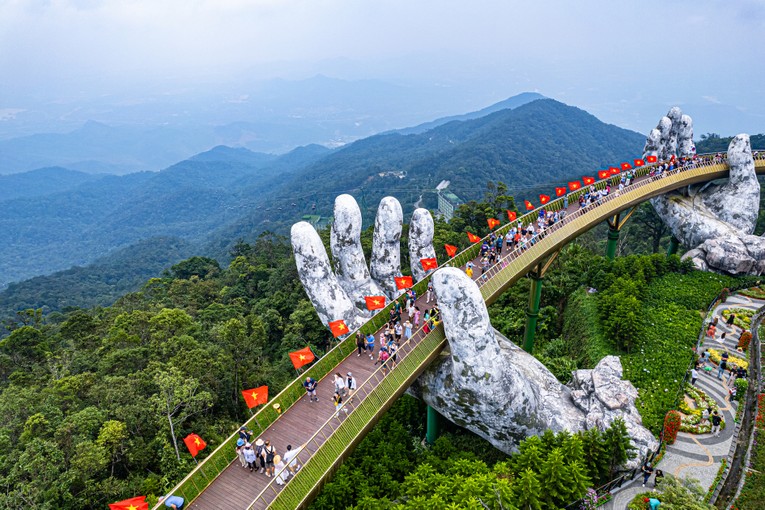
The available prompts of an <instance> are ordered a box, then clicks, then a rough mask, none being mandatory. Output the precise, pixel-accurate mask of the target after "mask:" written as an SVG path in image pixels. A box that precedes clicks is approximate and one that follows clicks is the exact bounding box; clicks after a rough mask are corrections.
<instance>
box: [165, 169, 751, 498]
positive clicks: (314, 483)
mask: <svg viewBox="0 0 765 510" xmlns="http://www.w3.org/2000/svg"><path fill="white" fill-rule="evenodd" d="M649 169H650V166H645V167H640V168H638V169H635V170H633V172H636V173H637V178H636V180H635V182H634V183H633V184H631V185H630V186H629V187H626V188H625V189H624V190H622V192H621V193H619V194H618V195H617V194H616V193H615V192H613V193H611V194H610V195H609V196H607V197H605V198H604V199H602V200H601V202H600V204H599V205H597V206H593V207H588V208H586V209H580V210H577V203H576V199H577V198H578V196H579V194H581V193H582V192H584V191H585V190H580V191H577V192H574V193H571V194H569V195H568V198H569V201H570V202H571V206H570V207H569V208H568V215H567V216H566V218H565V219H564V220H563V221H560V222H558V223H556V224H554V225H553V226H552V228H550V229H548V230H547V231H546V233H545V235H544V237H542V238H541V239H540V240H539V241H538V242H536V243H535V244H534V245H532V246H531V247H529V248H528V249H526V250H524V251H519V250H515V251H514V252H512V253H511V254H510V255H509V256H508V257H506V258H503V261H507V263H497V264H495V265H494V266H493V267H492V268H490V269H489V271H487V273H486V278H485V279H481V280H476V283H478V284H479V287H480V290H481V294H482V296H483V298H484V300H485V301H486V303H487V305H489V304H491V303H493V302H494V301H495V300H496V299H497V298H498V297H499V296H500V295H501V294H502V293H503V292H504V291H505V290H506V289H507V288H508V287H510V286H511V285H512V284H513V283H515V282H516V281H518V280H519V279H520V278H522V277H524V276H525V275H527V274H528V273H529V272H530V271H533V270H534V269H535V268H536V267H537V266H539V265H540V263H541V262H543V261H544V260H546V259H548V258H549V257H550V256H551V255H553V254H554V253H555V252H557V251H558V250H560V249H561V248H562V247H563V246H564V245H565V244H567V243H568V242H570V241H571V240H573V239H575V238H576V237H578V236H579V235H580V234H581V233H583V232H585V231H587V230H589V229H591V228H592V227H594V226H595V225H598V224H600V223H602V222H603V221H605V220H607V219H609V218H611V217H613V216H614V215H616V214H619V213H620V212H622V211H625V210H626V209H629V208H631V207H634V206H636V205H639V204H640V203H642V202H644V201H646V200H648V199H649V198H652V197H655V196H658V195H661V194H664V193H667V192H669V191H672V190H675V189H679V188H682V187H685V186H688V185H691V184H696V183H701V182H707V181H710V180H715V179H719V178H724V177H726V176H727V171H728V165H727V163H726V162H724V161H723V162H714V161H708V160H703V159H702V160H700V162H699V164H698V165H696V166H695V167H693V168H688V167H686V168H683V169H680V170H678V171H674V172H671V173H669V174H666V175H663V176H662V177H660V178H651V177H649V176H648V175H647V174H648V172H649ZM755 169H756V171H757V173H758V174H761V173H765V158H763V157H760V158H758V159H756V160H755ZM618 179H620V175H616V176H613V177H610V178H608V179H604V180H601V181H598V182H597V183H596V187H598V188H602V187H604V186H605V185H606V183H608V182H612V183H615V182H618ZM562 206H563V197H561V198H559V199H557V200H555V201H552V202H550V203H549V204H547V205H546V208H547V209H548V210H558V209H561V208H562ZM536 216H537V210H534V211H531V212H530V213H528V214H526V215H524V216H522V217H521V218H519V221H522V222H524V223H525V224H528V223H530V222H531V221H533V220H535V218H536ZM512 223H516V222H512ZM510 226H511V224H509V223H508V224H506V225H503V226H502V227H500V228H498V229H496V230H495V233H505V232H506V231H507V230H508V229H509V228H510ZM480 244H481V243H475V244H473V245H472V246H471V247H469V248H467V249H466V250H464V251H463V252H461V253H459V254H457V255H456V256H455V257H454V258H452V259H450V260H449V261H447V262H446V263H444V264H442V266H441V267H443V266H452V267H463V266H464V265H465V263H466V262H467V261H468V260H473V259H474V258H475V257H476V254H477V252H478V250H479V247H480ZM477 265H478V264H477ZM476 278H478V276H477V275H476ZM427 280H428V278H426V279H424V280H422V281H420V282H418V283H417V284H416V285H415V288H416V289H417V290H418V295H419V296H421V297H420V298H419V299H420V300H423V299H424V297H423V295H424V294H425V293H424V292H423V291H424V289H425V286H426V285H427ZM419 302H420V301H419V300H418V303H419ZM421 305H422V306H427V305H426V304H425V303H424V301H422V303H421ZM389 306H390V305H389ZM427 307H428V308H429V307H430V306H427ZM389 309H390V308H389V307H386V308H385V309H383V310H381V311H380V313H378V314H377V315H375V316H374V317H373V318H372V319H370V320H369V321H368V322H367V323H366V324H365V325H364V326H362V328H361V331H362V332H364V333H365V334H366V333H369V332H373V333H375V334H376V333H377V332H378V330H379V328H380V327H381V326H382V325H383V324H384V323H385V322H386V320H387V316H388V313H389ZM375 336H376V337H377V334H376V335H375ZM445 346H446V337H445V335H444V331H443V325H439V326H438V327H437V328H436V329H435V330H433V331H431V332H430V333H428V334H425V333H424V332H423V331H422V330H419V331H417V332H416V333H415V334H414V336H413V337H412V339H411V340H409V341H407V342H404V343H403V344H402V345H401V348H400V350H399V362H398V364H397V365H396V367H395V368H393V369H392V370H390V372H389V373H387V374H385V373H383V371H382V369H381V368H378V367H376V366H375V367H370V366H369V365H370V363H368V362H362V361H361V360H362V358H363V359H364V360H365V359H366V357H365V356H362V357H355V356H352V354H353V352H354V351H355V339H354V338H353V335H349V336H348V337H347V338H346V339H345V340H343V341H342V342H341V343H340V344H338V345H337V346H335V348H333V349H332V350H331V351H330V352H329V353H328V354H327V355H326V356H324V357H323V358H321V359H320V360H319V362H317V363H316V364H315V365H314V366H313V367H311V368H310V369H309V370H308V372H306V373H304V374H303V375H301V376H299V377H298V378H297V379H295V380H294V381H293V382H292V383H291V384H290V385H289V386H288V387H287V388H285V390H283V391H282V392H281V393H279V394H278V395H277V396H275V397H274V398H272V399H271V400H270V401H269V403H268V404H267V405H266V407H264V408H263V409H261V410H260V411H259V412H258V413H256V415H255V416H254V417H253V418H251V419H250V420H249V421H248V422H247V423H246V425H247V426H248V427H251V428H253V429H256V430H258V434H257V435H258V437H270V438H272V439H273V438H279V444H278V445H277V449H278V451H279V453H283V452H284V446H285V445H286V444H287V443H288V442H290V443H291V444H293V445H299V444H303V443H305V444H306V447H305V449H304V450H303V451H302V452H301V455H300V464H302V465H303V467H302V469H300V470H299V471H298V472H297V474H296V475H295V476H294V477H292V478H291V479H290V480H289V481H288V482H287V483H286V485H284V486H279V485H277V484H276V483H275V479H274V478H266V477H264V476H262V475H254V474H250V473H249V471H248V470H246V469H242V468H241V467H240V465H239V462H238V460H237V459H236V453H235V451H234V444H235V441H236V438H237V435H236V434H234V435H232V436H231V437H229V438H228V439H227V440H226V441H225V442H224V443H223V444H222V445H221V446H219V447H218V448H217V449H216V450H215V451H214V452H213V453H212V454H210V456H208V458H206V459H204V460H203V461H202V462H201V463H200V464H199V466H198V467H197V468H195V469H194V470H193V471H192V472H191V473H190V474H189V475H188V476H187V477H186V478H184V480H182V481H181V482H180V483H179V484H178V485H177V486H176V487H175V488H174V489H173V490H172V491H171V493H174V494H176V495H180V496H182V497H184V498H185V499H186V500H187V501H190V502H191V503H190V504H189V506H188V508H189V509H192V508H193V509H216V510H217V509H226V510H228V509H230V510H245V509H247V510H250V509H265V508H279V509H294V508H302V507H305V506H307V504H308V503H309V502H310V501H311V500H312V499H313V498H314V497H315V496H316V494H318V492H319V491H320V490H321V487H322V486H323V484H324V482H325V481H326V480H327V479H328V478H329V476H331V474H332V473H333V472H334V471H335V470H336V469H337V468H338V467H339V466H340V464H341V463H342V462H343V460H344V459H345V458H346V457H347V456H348V455H350V453H351V452H352V451H353V449H354V447H355V446H356V445H357V444H358V443H359V442H360V441H361V439H363V437H364V436H365V435H366V433H367V432H368V431H369V430H370V429H371V428H372V427H374V425H375V424H376V423H377V421H378V420H379V418H380V417H381V416H382V414H384V412H385V411H386V410H387V409H388V408H389V407H390V406H391V405H392V404H393V402H395V400H396V399H398V398H399V397H400V396H401V395H402V394H403V393H404V392H405V391H406V389H407V388H408V387H409V386H410V385H411V383H412V382H413V381H414V380H415V379H416V378H417V377H419V375H420V374H421V373H422V372H423V371H424V370H425V369H426V368H427V367H428V365H429V364H430V363H431V362H432V361H433V360H434V359H435V358H436V357H438V356H439V355H440V354H441V351H442V350H443V348H444V347H445ZM351 369H352V370H353V372H354V375H355V376H356V377H357V380H359V381H362V380H363V382H361V383H360V384H359V387H358V390H357V393H356V401H355V403H354V404H353V405H351V406H348V411H349V412H348V414H347V415H346V414H345V413H340V417H335V412H334V409H332V408H331V406H329V404H328V401H329V400H330V398H329V397H330V396H331V394H332V392H331V390H330V387H331V386H332V384H331V382H329V381H322V380H320V384H319V389H320V393H319V395H320V398H321V399H322V400H324V403H323V405H322V406H321V407H320V406H319V405H318V403H317V404H312V403H309V402H307V401H306V400H305V399H304V398H302V397H303V389H302V385H301V382H302V380H303V378H304V377H305V376H306V374H307V375H310V376H312V377H314V378H315V379H317V380H318V379H322V378H323V377H325V376H329V375H332V374H333V373H335V372H339V373H341V374H345V372H346V371H348V370H351ZM359 375H361V376H362V378H363V379H362V378H360V377H359ZM322 389H323V390H324V394H322V391H321V390H322ZM275 402H279V403H280V404H281V406H282V408H284V412H283V413H282V414H278V413H276V412H275V411H274V410H273V408H272V404H273V403H275ZM263 422H265V423H266V425H265V426H261V423H263ZM284 438H287V439H284ZM253 441H254V438H253ZM272 442H273V441H272ZM154 508H155V510H160V509H161V505H159V504H158V505H157V506H155V507H154Z"/></svg>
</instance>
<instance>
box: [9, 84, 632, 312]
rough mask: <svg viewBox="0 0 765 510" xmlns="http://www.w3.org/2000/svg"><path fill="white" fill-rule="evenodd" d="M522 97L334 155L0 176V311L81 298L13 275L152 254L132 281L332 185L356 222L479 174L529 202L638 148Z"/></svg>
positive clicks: (549, 103) (200, 158)
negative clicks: (386, 202) (9, 187)
mask: <svg viewBox="0 0 765 510" xmlns="http://www.w3.org/2000/svg"><path fill="white" fill-rule="evenodd" d="M525 99H528V96H526V97H524V98H519V99H514V98H511V100H508V102H504V106H505V107H504V108H502V107H489V109H488V110H486V111H484V112H482V114H478V113H476V114H468V115H467V116H465V117H462V118H459V119H450V118H447V119H441V120H439V121H435V126H434V127H432V128H427V127H416V128H413V131H412V132H411V133H410V132H406V133H401V132H388V133H384V134H380V135H376V136H372V137H368V138H365V139H362V140H359V141H356V142H354V143H350V144H348V145H346V146H343V147H341V148H338V149H334V150H330V149H327V148H325V147H322V146H318V145H309V146H305V147H300V148H298V149H295V150H293V151H291V152H289V153H287V154H283V155H280V156H277V155H273V154H264V153H256V152H252V151H249V150H247V149H244V148H231V147H224V146H221V147H215V148H213V149H211V150H210V151H206V152H204V153H201V154H198V155H196V156H194V157H192V158H189V159H187V160H184V161H181V162H180V163H177V164H175V165H172V166H170V167H168V168H166V169H165V170H162V171H160V172H156V173H153V172H140V173H133V174H128V175H125V176H113V175H88V174H83V173H81V172H72V171H70V170H65V169H47V170H45V171H43V170H39V171H34V172H28V173H25V174H19V175H15V176H4V177H0V179H6V181H5V182H10V181H8V180H7V179H13V188H14V189H16V191H12V192H8V191H6V192H5V195H4V196H1V197H0V228H1V229H2V231H3V232H4V233H5V239H4V243H3V244H2V245H0V286H4V285H8V284H9V283H10V282H13V281H16V282H20V283H17V284H14V285H13V286H11V287H9V288H8V289H6V290H5V291H4V292H3V293H0V313H2V312H3V311H5V312H7V311H9V310H12V309H14V308H17V306H16V304H21V303H24V305H25V306H27V305H28V306H38V307H39V306H45V307H46V308H47V309H49V310H55V309H61V307H62V306H69V305H77V303H78V302H81V303H83V304H84V303H85V302H84V301H82V300H79V301H77V300H75V301H72V300H70V299H63V298H64V297H65V296H61V295H56V293H53V292H51V293H48V294H47V295H46V294H45V293H44V292H42V291H41V289H42V287H41V285H40V280H37V281H36V282H34V283H30V282H21V280H25V279H27V278H31V277H34V276H39V275H45V274H50V273H53V272H56V271H64V270H66V269H68V268H70V267H71V266H73V265H74V266H78V267H77V268H75V269H76V271H75V273H76V274H78V275H79V276H80V277H82V278H83V279H84V280H86V281H92V280H94V279H95V280H98V279H99V276H98V275H99V274H105V273H107V272H109V271H111V269H107V268H108V267H109V266H110V264H112V263H114V261H118V262H116V263H117V264H124V260H126V259H128V258H130V253H131V249H135V251H136V253H137V254H138V253H140V255H136V257H135V258H136V259H140V258H143V259H145V260H147V261H149V260H150V261H152V262H151V264H147V265H146V272H144V273H141V274H139V271H138V270H136V271H134V272H133V273H131V274H132V276H133V277H134V282H135V283H134V285H139V284H140V283H141V282H143V281H145V280H146V279H147V278H148V277H150V276H152V275H155V274H157V271H156V269H155V268H156V267H159V266H161V265H162V263H163V261H164V266H165V267H167V266H168V265H170V264H172V263H174V262H176V261H178V260H180V259H181V258H183V257H184V256H187V255H188V254H197V255H208V256H213V257H216V258H219V259H225V258H226V257H227V255H228V253H229V251H230V249H231V247H232V246H233V245H234V244H235V243H236V242H237V241H238V240H240V239H243V240H245V241H252V240H254V239H255V238H256V237H257V235H258V234H259V233H260V232H263V231H265V230H271V231H274V232H276V233H281V234H286V233H287V232H288V228H289V226H290V225H291V224H293V223H294V222H295V221H298V220H300V219H301V218H302V217H303V216H305V215H312V216H313V217H314V218H315V217H319V216H321V217H328V216H331V214H332V205H333V203H334V198H335V196H337V195H338V194H340V193H351V194H353V195H354V196H356V197H357V199H358V200H359V202H360V204H361V206H362V209H363V215H364V219H365V224H367V225H368V224H370V222H371V221H372V218H373V215H374V212H375V211H376V208H377V204H378V202H379V199H380V198H382V197H383V196H385V195H389V194H390V195H393V196H396V197H397V198H399V200H400V201H401V203H402V205H403V207H404V210H405V215H409V214H411V211H412V210H413V208H414V206H415V203H417V202H419V203H420V204H423V205H425V206H429V207H433V208H434V207H435V193H434V189H435V187H436V185H437V184H438V183H440V182H441V181H443V180H448V181H450V182H451V184H450V187H449V189H450V190H451V191H453V192H454V193H456V194H457V195H458V196H460V197H461V198H463V199H464V200H470V199H475V198H478V197H480V196H482V195H483V193H484V190H485V185H486V183H487V182H489V181H498V180H501V181H504V182H505V183H507V184H508V185H509V187H510V191H511V193H514V194H515V195H516V196H517V197H518V198H521V199H523V198H529V199H531V200H532V201H535V200H536V193H537V192H549V191H551V189H552V187H553V186H555V185H559V184H561V183H564V182H566V181H567V180H570V179H572V178H577V177H579V176H581V175H583V174H586V173H592V172H593V171H594V170H595V169H597V168H600V167H602V166H605V165H610V164H613V163H614V162H618V161H623V160H625V159H627V158H630V157H634V156H635V155H636V154H639V151H640V149H641V148H642V144H643V141H644V137H643V136H642V135H640V134H638V133H635V132H632V131H628V130H625V129H621V128H618V127H616V126H613V125H608V124H604V123H602V122H600V121H599V120H598V119H596V118H595V117H593V116H592V115H590V114H588V113H587V112H584V111H583V110H580V109H578V108H575V107H571V106H567V105H565V104H563V103H560V102H557V101H554V100H551V99H535V100H532V101H530V102H527V101H525ZM508 105H517V106H515V107H514V108H508V107H507V106H508ZM486 113H488V114H486ZM58 173H60V177H59V178H57V177H56V175H58ZM67 176H68V177H67ZM69 177H71V178H72V180H69ZM77 180H79V182H78V183H76V184H74V183H73V182H75V181H77ZM2 182H3V181H0V184H2ZM57 182H58V183H59V184H56V183H57ZM46 186H47V187H46ZM3 188H5V186H3ZM22 188H23V189H27V190H35V191H26V192H24V191H21V189H22ZM152 238H161V239H165V240H166V241H165V242H172V243H176V245H174V246H177V248H174V249H167V248H166V246H163V245H162V244H161V243H156V249H154V252H155V253H151V252H152V250H153V248H152V246H154V245H153V244H152V242H151V241H148V240H150V239H152ZM167 240H172V241H167ZM131 245H134V246H135V248H131ZM115 250H122V251H121V253H120V257H118V258H117V259H110V258H109V256H110V255H111V254H113V253H114V252H115ZM163 251H166V256H165V257H164V259H163V256H162V252H163ZM95 261H98V263H97V264H95V265H93V266H88V265H89V264H93V263H94V262H95ZM111 274H112V280H115V279H116V280H119V281H120V282H121V284H120V285H121V287H120V288H124V289H129V288H130V285H127V284H126V281H127V279H119V278H116V276H115V274H116V273H113V272H112V273H111ZM51 278H52V279H53V280H51ZM56 278H62V279H66V278H69V279H70V280H71V279H72V273H68V274H67V273H66V271H64V272H63V273H59V275H58V276H56V275H53V276H50V277H48V279H47V280H45V281H46V282H47V284H48V285H49V286H50V287H52V288H57V289H64V288H65V287H64V286H62V285H59V284H55V279H56ZM102 279H103V278H102ZM100 295H102V296H104V297H105V299H104V300H102V301H101V302H100V304H107V303H108V299H106V297H107V296H113V295H114V294H113V293H110V292H109V291H108V289H102V290H101V291H100ZM35 296H37V297H35ZM64 303H66V305H64ZM88 304H92V302H91V301H88ZM97 304H99V303H97Z"/></svg>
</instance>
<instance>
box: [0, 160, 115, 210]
mask: <svg viewBox="0 0 765 510" xmlns="http://www.w3.org/2000/svg"><path fill="white" fill-rule="evenodd" d="M101 177H103V176H102V175H94V174H87V173H85V172H77V171H76V170H69V169H67V168H61V167H47V168H38V169H37V170H32V171H29V172H24V173H20V174H11V175H0V202H2V201H4V200H13V199H14V198H34V197H42V196H45V195H51V194H53V193H59V192H61V191H67V190H71V189H74V188H76V187H77V186H79V185H81V184H83V183H85V182H89V181H95V180H98V179H100V178H101Z"/></svg>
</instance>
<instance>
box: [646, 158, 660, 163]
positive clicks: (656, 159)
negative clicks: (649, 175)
mask: <svg viewBox="0 0 765 510" xmlns="http://www.w3.org/2000/svg"><path fill="white" fill-rule="evenodd" d="M645 160H646V161H648V162H649V163H656V162H657V161H658V160H659V159H658V158H657V157H656V156H647V157H646V158H645Z"/></svg>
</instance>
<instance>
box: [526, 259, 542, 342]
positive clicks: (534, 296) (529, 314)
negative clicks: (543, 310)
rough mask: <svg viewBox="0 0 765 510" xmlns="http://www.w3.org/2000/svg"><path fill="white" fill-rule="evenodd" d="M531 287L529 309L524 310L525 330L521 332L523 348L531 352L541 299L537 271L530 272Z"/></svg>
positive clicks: (539, 278) (540, 283) (540, 279)
mask: <svg viewBox="0 0 765 510" xmlns="http://www.w3.org/2000/svg"><path fill="white" fill-rule="evenodd" d="M529 278H530V280H531V288H530V289H529V309H528V310H526V330H525V331H524V333H523V350H524V351H526V352H528V353H532V352H533V351H534V337H535V336H536V333H537V319H538V318H539V302H540V301H541V300H542V280H543V277H542V276H541V275H540V274H538V273H530V274H529Z"/></svg>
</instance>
